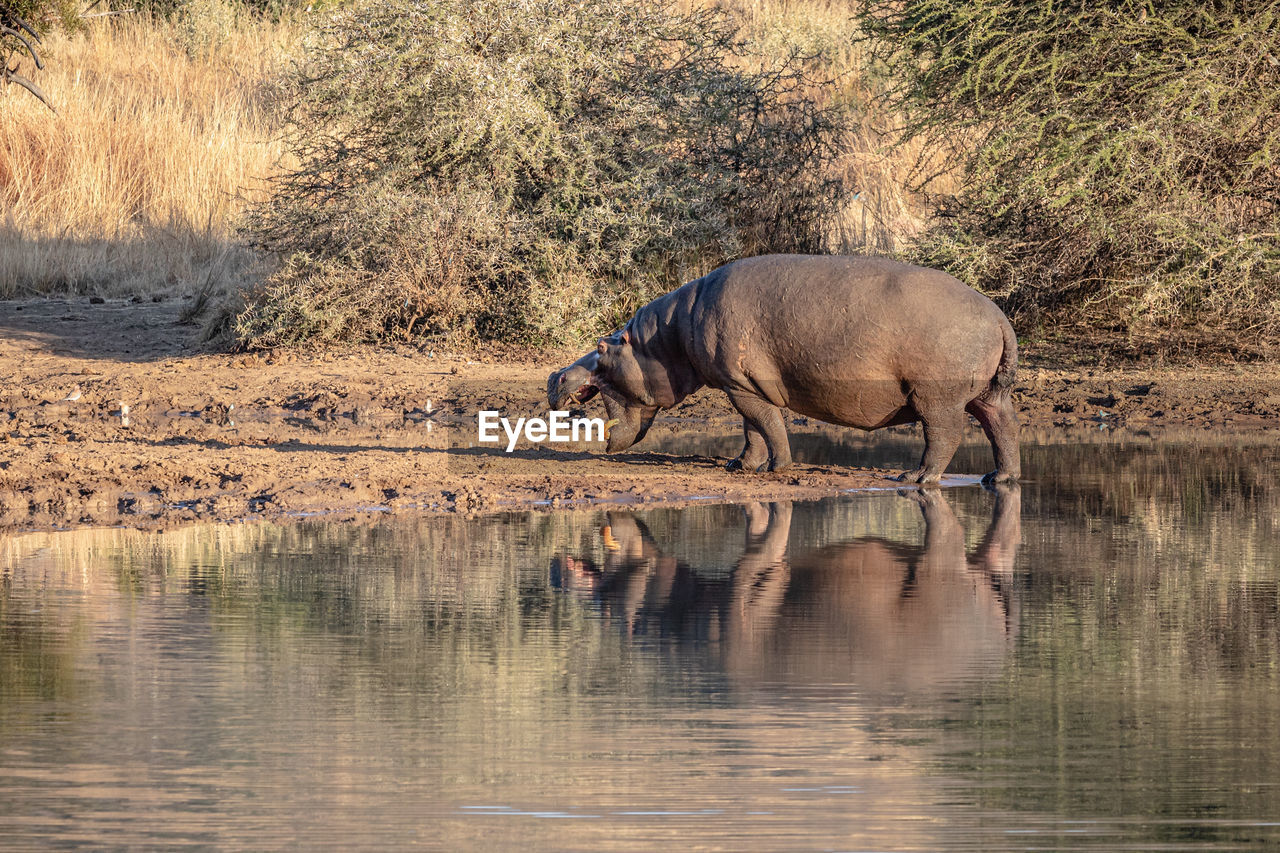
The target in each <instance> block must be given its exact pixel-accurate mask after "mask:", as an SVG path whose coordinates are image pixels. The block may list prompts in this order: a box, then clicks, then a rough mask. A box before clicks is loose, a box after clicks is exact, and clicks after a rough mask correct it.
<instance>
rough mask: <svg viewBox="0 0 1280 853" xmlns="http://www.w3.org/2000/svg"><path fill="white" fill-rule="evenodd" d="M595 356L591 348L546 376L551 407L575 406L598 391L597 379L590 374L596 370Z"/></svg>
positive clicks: (567, 407) (568, 407)
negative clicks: (567, 364)
mask: <svg viewBox="0 0 1280 853" xmlns="http://www.w3.org/2000/svg"><path fill="white" fill-rule="evenodd" d="M597 358H598V356H597V355H596V353H595V351H594V350H593V351H592V352H590V353H588V354H587V355H584V356H583V357H582V358H580V359H578V360H577V361H575V362H574V363H573V364H571V365H569V366H568V367H562V368H561V369H559V370H557V371H556V372H555V373H552V374H551V375H550V376H549V377H547V402H548V403H549V404H550V405H551V408H552V409H562V410H567V409H572V408H575V407H576V406H577V405H579V404H581V403H585V402H587V401H588V400H590V399H591V398H592V397H594V396H595V395H596V394H597V393H599V391H600V388H599V386H598V385H597V380H596V379H595V377H594V376H593V375H592V374H594V373H595V370H596V360H597Z"/></svg>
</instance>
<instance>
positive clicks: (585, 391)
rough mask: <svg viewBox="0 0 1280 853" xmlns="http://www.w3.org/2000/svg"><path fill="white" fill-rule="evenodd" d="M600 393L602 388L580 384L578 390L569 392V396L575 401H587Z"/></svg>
mask: <svg viewBox="0 0 1280 853" xmlns="http://www.w3.org/2000/svg"><path fill="white" fill-rule="evenodd" d="M599 393H600V389H599V388H597V387H596V386H594V385H591V384H587V385H579V386H578V390H577V391H573V392H572V393H570V394H568V395H567V396H568V398H569V399H570V400H572V401H573V402H575V403H585V402H587V401H588V400H590V399H591V398H592V397H594V396H595V395H597V394H599Z"/></svg>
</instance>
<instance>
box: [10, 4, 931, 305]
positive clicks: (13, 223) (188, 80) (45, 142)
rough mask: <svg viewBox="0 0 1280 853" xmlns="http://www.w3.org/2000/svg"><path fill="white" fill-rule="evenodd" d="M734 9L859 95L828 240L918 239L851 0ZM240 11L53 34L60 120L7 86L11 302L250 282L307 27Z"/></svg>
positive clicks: (49, 79)
mask: <svg viewBox="0 0 1280 853" xmlns="http://www.w3.org/2000/svg"><path fill="white" fill-rule="evenodd" d="M706 2H708V0H688V4H689V6H700V5H704V4H705V3H706ZM726 5H727V6H728V7H729V8H731V9H732V10H733V11H734V12H735V13H736V14H737V16H738V17H739V19H740V21H741V22H742V23H743V25H744V27H745V33H746V34H747V35H748V37H749V39H750V40H751V41H752V42H753V43H754V45H755V47H757V48H759V49H760V50H761V51H762V52H764V53H765V54H768V53H769V52H775V53H778V52H782V51H785V50H786V49H787V48H788V47H789V46H791V45H800V46H802V47H806V48H808V49H810V50H812V51H813V52H814V53H821V56H822V59H821V63H822V69H821V71H822V73H821V74H820V75H818V76H820V77H826V78H829V80H830V81H831V82H830V83H829V84H827V85H824V86H823V90H822V92H821V93H820V94H821V97H823V98H830V99H840V100H843V101H845V102H846V103H850V104H852V105H854V107H855V115H856V116H857V121H856V122H855V123H854V125H853V126H851V127H850V129H849V132H848V138H847V139H846V140H845V142H844V145H843V148H844V155H843V156H842V157H841V158H840V159H839V161H838V162H837V163H836V164H835V166H834V168H835V169H836V170H838V171H840V172H841V173H842V176H843V177H845V178H846V179H847V180H848V182H849V183H850V185H852V186H853V187H855V188H856V190H857V195H856V196H852V197H850V198H849V199H848V200H847V201H846V202H845V204H844V205H843V206H842V208H841V210H840V211H839V213H838V215H836V216H835V217H834V218H832V220H831V221H830V222H829V223H828V234H827V239H826V241H825V242H826V245H827V246H828V248H829V249H830V250H832V251H840V252H864V251H866V252H880V253H884V252H891V251H893V250H895V249H898V248H900V247H901V246H902V245H903V241H904V240H905V239H906V238H907V237H909V236H911V235H913V234H915V233H916V232H917V231H919V230H920V228H921V227H922V225H923V221H924V220H923V216H924V211H925V205H924V203H923V200H922V199H920V198H919V197H917V196H914V195H912V194H911V193H909V192H907V191H906V190H905V189H904V187H905V184H906V182H907V180H906V176H907V173H908V170H909V169H910V167H911V165H912V163H913V162H914V160H913V157H912V156H911V152H904V153H896V154H886V153H884V149H885V142H886V140H885V138H884V136H883V134H884V132H885V130H886V129H887V128H891V127H892V126H893V125H894V124H895V123H896V122H895V121H894V118H893V117H892V116H887V115H885V114H884V113H883V111H882V109H881V108H880V107H879V106H878V105H877V103H876V100H875V98H876V96H877V94H878V92H879V88H878V86H879V84H878V83H877V81H875V80H873V79H869V78H867V77H866V76H865V75H864V74H863V73H862V69H863V63H864V59H865V57H864V56H863V54H862V48H860V47H859V46H857V45H856V44H855V39H854V38H853V36H854V35H855V34H856V24H855V23H854V21H853V19H852V11H851V9H850V5H849V3H848V0H790V2H789V0H728V2H727V4H726ZM232 9H233V6H232V5H230V4H228V3H226V2H224V0H189V2H188V3H187V4H186V5H185V6H184V8H183V11H182V12H181V13H180V14H179V15H177V16H175V18H174V19H173V20H172V21H169V22H166V21H161V20H155V19H151V18H148V17H141V16H124V17H120V18H115V19H110V20H99V21H95V22H93V23H92V25H91V27H90V29H89V31H88V32H87V33H85V34H81V35H77V36H73V37H68V36H65V35H55V36H51V37H50V38H49V39H48V40H47V42H46V45H45V49H44V55H45V57H46V58H47V60H48V67H47V69H46V70H45V71H43V72H41V73H40V76H39V83H40V85H41V86H42V87H43V88H44V90H45V91H46V92H47V93H48V94H49V96H50V98H51V100H52V101H53V102H54V104H55V105H56V107H57V109H58V113H57V115H53V114H51V113H49V112H48V111H47V110H46V109H45V108H44V107H43V106H42V105H41V104H39V103H38V102H37V101H35V99H33V98H30V97H28V96H26V93H24V92H19V91H16V90H14V91H10V92H4V91H0V297H15V296H16V297H22V296H32V295H40V294H55V293H81V294H83V293H89V294H99V295H104V296H120V295H131V294H137V295H142V296H148V295H154V294H169V295H186V294H188V293H193V292H197V291H200V290H210V289H213V290H235V289H236V288H237V287H239V286H241V285H242V284H244V283H246V282H247V281H248V280H249V278H250V276H251V271H250V266H251V262H252V256H251V254H250V253H249V251H248V250H247V249H245V248H244V247H243V244H242V243H241V242H240V241H238V240H237V238H236V236H235V226H236V224H237V221H238V219H239V215H240V212H241V211H242V209H243V208H244V207H245V206H246V204H250V203H252V202H254V201H257V200H261V199H263V198H265V197H266V195H267V193H268V191H269V187H268V179H269V178H271V177H272V176H274V175H277V174H280V172H281V171H282V168H281V166H282V164H281V162H280V160H281V157H283V156H287V155H285V152H284V149H283V147H282V146H281V145H280V143H279V131H280V127H279V125H278V121H279V118H278V115H277V113H276V112H275V111H274V110H273V109H272V107H271V104H270V103H269V96H268V93H269V92H270V91H271V86H272V81H273V80H274V79H275V78H276V75H277V72H278V71H279V70H281V69H282V68H283V66H284V64H285V63H287V62H288V58H289V54H290V51H291V50H292V49H293V47H294V46H295V45H296V43H297V42H298V41H299V40H300V38H301V37H302V33H303V31H304V30H305V29H306V26H307V22H305V21H302V20H298V19H294V20H286V21H284V22H280V23H272V22H268V21H265V20H262V19H260V18H249V17H245V16H238V15H237V14H236V13H235V12H234V11H232ZM10 88H12V87H10ZM808 94H816V93H808ZM285 165H288V164H285Z"/></svg>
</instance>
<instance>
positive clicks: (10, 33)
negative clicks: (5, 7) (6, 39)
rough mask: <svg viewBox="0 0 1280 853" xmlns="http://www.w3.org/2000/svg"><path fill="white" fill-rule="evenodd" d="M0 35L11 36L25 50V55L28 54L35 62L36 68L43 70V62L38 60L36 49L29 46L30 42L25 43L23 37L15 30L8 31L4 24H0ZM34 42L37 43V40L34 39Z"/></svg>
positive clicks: (25, 40)
mask: <svg viewBox="0 0 1280 853" xmlns="http://www.w3.org/2000/svg"><path fill="white" fill-rule="evenodd" d="M0 35H6V36H13V37H14V38H16V39H17V40H18V41H20V42H22V45H23V47H25V48H26V49H27V53H30V54H31V58H32V59H33V60H35V63H36V68H44V60H42V59H41V58H40V55H39V54H37V53H36V49H35V48H34V47H32V46H31V42H29V41H27V39H26V37H24V36H23V35H22V33H20V32H18V31H17V30H15V29H10V28H9V27H6V26H5V25H4V24H0ZM36 41H39V39H36Z"/></svg>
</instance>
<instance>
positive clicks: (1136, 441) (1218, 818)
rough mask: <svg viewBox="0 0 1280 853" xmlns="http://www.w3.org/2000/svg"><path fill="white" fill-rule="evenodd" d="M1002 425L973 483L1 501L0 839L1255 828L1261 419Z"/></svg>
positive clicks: (836, 452)
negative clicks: (1072, 436)
mask: <svg viewBox="0 0 1280 853" xmlns="http://www.w3.org/2000/svg"><path fill="white" fill-rule="evenodd" d="M1206 435H1207V434H1206ZM740 441H741V439H740V438H732V437H731V438H725V439H706V440H702V439H698V440H697V441H696V444H697V448H696V450H697V452H706V453H725V452H726V451H725V450H724V449H721V445H723V446H725V447H730V450H731V452H729V455H732V453H734V452H736V449H737V448H736V447H733V446H732V445H733V443H734V442H738V443H740ZM717 442H719V443H718V444H717ZM1259 442H1261V440H1259ZM793 446H794V447H795V450H796V456H797V458H798V459H801V460H806V459H807V460H809V461H812V462H821V463H824V464H828V463H839V464H850V463H851V464H863V465H866V464H875V465H889V466H893V465H899V466H902V465H910V464H914V461H915V458H916V457H917V456H918V454H919V441H918V439H913V438H911V437H910V436H903V435H895V434H884V435H880V436H876V437H874V438H872V439H866V438H862V437H856V438H849V439H844V438H838V437H837V438H833V437H832V436H830V435H827V434H817V433H815V434H812V435H800V436H796V437H795V438H794V439H793ZM687 450H688V448H687V447H686V451H687ZM1023 460H1024V461H1023V467H1024V471H1025V472H1026V479H1025V482H1024V483H1023V485H1022V486H1021V488H1020V489H1005V490H1001V491H996V492H992V491H987V490H984V489H981V488H979V487H976V486H964V487H955V488H946V489H941V490H930V491H927V492H915V491H908V490H903V491H901V492H895V491H886V492H881V493H874V494H852V495H845V496H839V497H833V498H831V499H827V500H823V501H817V502H796V503H773V504H767V503H764V504H748V505H745V506H734V505H728V506H726V505H707V506H695V507H692V508H687V509H671V508H660V507H659V508H652V507H650V506H645V507H644V508H642V509H641V508H636V509H634V510H633V509H622V508H616V507H615V508H609V509H604V508H588V509H578V510H572V511H557V512H521V513H510V514H506V515H497V516H485V517H480V518H474V519H467V518H462V517H425V516H419V517H412V516H401V515H395V516H390V515H386V516H377V515H374V516H371V517H370V518H368V519H366V520H363V521H359V522H349V521H348V522H342V523H338V522H332V521H325V520H323V519H315V518H313V519H300V520H298V521H296V522H293V523H290V524H268V523H244V524H234V525H225V526H192V527H184V528H178V529H173V530H169V531H166V532H160V533H156V532H141V531H133V530H122V529H91V530H74V531H63V532H53V533H25V534H13V533H11V534H4V535H0V792H2V794H0V847H5V848H11V849H34V848H53V849H74V848H92V849H112V848H116V849H119V848H130V849H137V848H163V849H170V848H176V847H196V848H201V847H213V848H218V849H225V850H231V849H253V850H259V849H268V848H279V847H301V848H304V849H305V848H330V849H344V850H360V849H367V850H384V849H388V848H393V849H394V848H411V847H417V848H423V849H434V850H503V849H512V848H516V847H519V848H523V849H528V850H583V851H587V850H607V851H613V850H661V849H698V850H725V851H741V850H768V851H787V850H806V851H816V850H824V851H825V850H831V851H843V850H849V851H853V850H860V851H870V850H876V851H881V850H882V851H908V850H941V849H947V850H974V851H1003V850H1072V849H1095V850H1256V849H1259V848H1263V847H1267V846H1274V845H1277V844H1280V487H1277V485H1276V472H1277V471H1278V470H1280V445H1277V444H1274V443H1258V442H1252V441H1250V440H1249V439H1245V438H1242V439H1240V440H1238V441H1235V440H1231V441H1224V440H1222V439H1221V438H1219V439H1217V440H1216V441H1215V443H1213V444H1206V443H1205V442H1204V440H1203V439H1198V440H1196V439H1187V440H1157V439H1153V438H1141V437H1136V438H1135V437H1130V438H1124V437H1100V438H1098V439H1096V440H1093V441H1090V442H1087V443H1082V442H1065V441H1061V440H1059V441H1049V440H1034V441H1032V442H1030V443H1028V444H1027V445H1026V446H1025V447H1024V454H1023ZM987 463H989V450H987V449H986V448H985V447H984V446H982V445H979V444H971V445H966V447H965V448H962V451H961V453H960V454H959V455H958V456H957V461H956V464H955V465H954V466H953V470H964V471H974V472H980V471H983V470H985V467H986V466H987ZM726 476H728V475H726Z"/></svg>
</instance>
